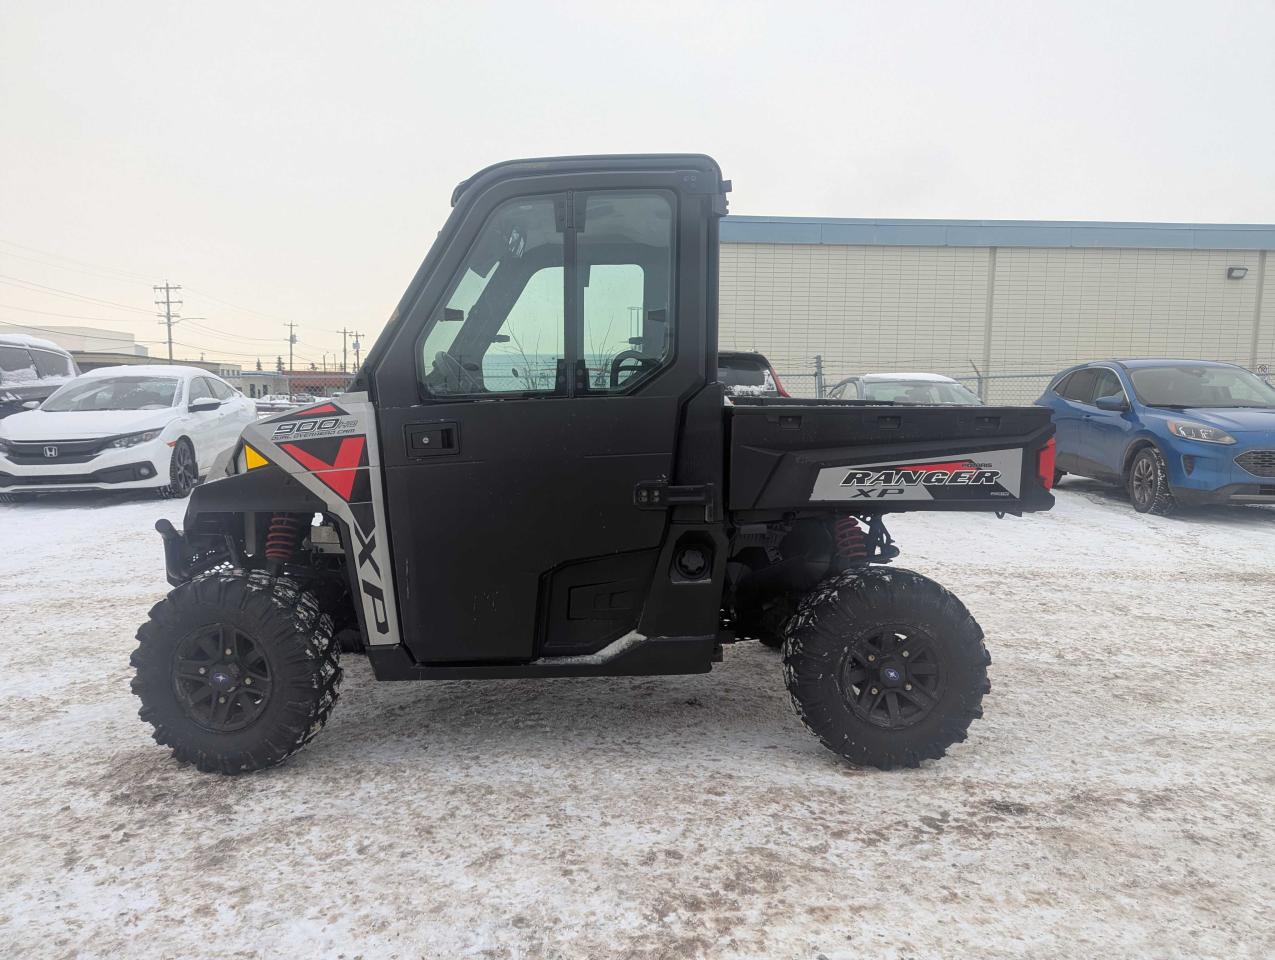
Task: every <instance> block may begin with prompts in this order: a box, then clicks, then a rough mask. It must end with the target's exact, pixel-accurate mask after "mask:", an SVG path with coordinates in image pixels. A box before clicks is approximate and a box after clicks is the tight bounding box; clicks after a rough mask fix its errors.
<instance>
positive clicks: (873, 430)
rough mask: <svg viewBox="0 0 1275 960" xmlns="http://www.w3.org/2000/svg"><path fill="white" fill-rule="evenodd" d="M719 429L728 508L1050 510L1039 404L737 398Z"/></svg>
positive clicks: (1046, 420)
mask: <svg viewBox="0 0 1275 960" xmlns="http://www.w3.org/2000/svg"><path fill="white" fill-rule="evenodd" d="M726 430H727V436H728V457H729V462H728V469H729V473H728V483H727V486H728V494H727V506H728V508H729V509H730V510H731V511H733V512H745V513H747V512H748V511H761V512H763V513H766V514H773V513H774V512H775V511H782V510H804V511H808V510H810V509H812V508H815V509H817V508H819V507H821V506H826V507H827V508H829V509H834V510H839V511H846V510H847V507H850V508H852V509H851V510H849V512H853V513H884V512H891V511H899V510H988V511H997V512H1004V513H1013V514H1019V513H1028V512H1032V511H1036V510H1048V509H1049V508H1050V507H1051V506H1052V505H1053V502H1054V498H1053V496H1052V495H1051V494H1050V492H1049V489H1048V488H1049V486H1050V485H1051V484H1052V479H1053V445H1052V443H1051V439H1052V437H1053V434H1054V426H1053V423H1052V421H1051V419H1050V415H1049V411H1048V410H1046V409H1044V408H1042V407H973V406H971V407H955V406H941V407H940V406H924V407H923V406H904V405H888V404H868V403H862V402H854V401H835V400H824V401H819V400H798V399H783V398H764V399H763V398H740V399H738V400H737V402H735V403H734V404H732V405H729V406H727V407H726ZM1046 468H1047V469H1046Z"/></svg>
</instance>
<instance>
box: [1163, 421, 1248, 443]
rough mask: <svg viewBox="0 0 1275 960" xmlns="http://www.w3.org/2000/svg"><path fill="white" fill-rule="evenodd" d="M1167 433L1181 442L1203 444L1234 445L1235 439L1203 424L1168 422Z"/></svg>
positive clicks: (1224, 432) (1222, 431)
mask: <svg viewBox="0 0 1275 960" xmlns="http://www.w3.org/2000/svg"><path fill="white" fill-rule="evenodd" d="M1169 432H1170V433H1171V434H1173V435H1174V436H1175V437H1181V438H1182V439H1183V440H1200V441H1202V442H1204V443H1234V442H1235V438H1234V437H1233V436H1231V435H1230V434H1229V433H1227V432H1226V431H1225V430H1219V429H1218V428H1217V427H1210V426H1206V425H1205V424H1203V423H1183V422H1182V421H1181V420H1170V421H1169Z"/></svg>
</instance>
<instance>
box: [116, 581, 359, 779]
mask: <svg viewBox="0 0 1275 960" xmlns="http://www.w3.org/2000/svg"><path fill="white" fill-rule="evenodd" d="M137 640H138V647H137V649H136V650H135V651H134V652H133V656H132V660H131V662H132V665H133V667H134V668H135V669H136V675H135V676H134V678H133V685H132V686H133V693H134V694H136V695H137V697H138V698H139V699H140V700H141V701H142V707H141V709H140V710H139V711H138V715H139V716H140V717H141V718H142V719H143V720H145V721H146V722H147V723H149V724H150V725H151V726H152V727H154V737H155V741H156V742H157V743H160V744H163V745H165V746H168V747H171V748H172V751H173V756H174V757H176V758H177V759H178V760H179V761H181V762H183V763H193V764H195V766H197V767H198V768H199V769H200V770H203V771H204V772H206V773H228V774H235V773H246V772H249V771H252V770H260V769H263V768H265V767H272V766H275V765H276V764H280V763H282V762H283V761H284V760H286V759H288V757H290V756H292V755H293V754H294V753H296V752H297V751H298V750H300V749H301V748H302V747H303V746H305V745H306V744H307V743H309V742H310V740H311V739H313V738H314V736H315V735H316V734H317V733H318V732H319V730H321V729H322V728H323V725H324V724H325V723H326V722H327V720H328V716H329V715H330V714H331V713H332V708H333V707H334V706H335V705H336V701H337V696H338V690H339V688H340V685H341V665H340V662H339V657H340V649H339V646H338V644H337V642H336V640H335V639H334V637H333V633H332V619H331V618H330V617H329V616H328V615H327V614H325V613H322V612H321V611H320V609H319V604H318V602H317V601H316V600H315V598H314V596H313V595H312V594H310V593H308V592H305V591H303V590H301V589H300V588H299V587H298V586H297V584H296V583H295V582H293V581H291V580H287V579H284V578H281V577H271V576H269V575H268V574H265V573H263V572H259V571H258V572H253V573H249V574H245V573H243V572H241V571H224V570H212V571H209V572H208V573H205V574H202V575H201V576H199V577H197V578H195V579H194V580H191V581H190V582H189V583H185V584H182V585H181V586H180V587H178V588H177V589H176V590H174V591H172V593H170V594H169V595H168V597H167V598H166V599H164V600H161V601H160V602H159V603H157V604H156V605H155V606H154V607H152V608H151V612H150V619H149V620H148V621H147V622H146V623H144V624H142V626H141V628H140V629H139V630H138V631H137ZM227 651H229V652H227Z"/></svg>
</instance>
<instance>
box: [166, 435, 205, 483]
mask: <svg viewBox="0 0 1275 960" xmlns="http://www.w3.org/2000/svg"><path fill="white" fill-rule="evenodd" d="M198 479H199V474H198V472H197V471H196V470H195V455H194V454H193V453H192V452H191V450H190V447H189V445H187V444H185V443H181V442H179V443H178V444H177V446H176V447H174V448H173V470H172V482H173V489H174V490H176V491H178V492H179V493H185V492H186V491H187V490H190V489H191V488H192V487H194V486H195V481H196V480H198Z"/></svg>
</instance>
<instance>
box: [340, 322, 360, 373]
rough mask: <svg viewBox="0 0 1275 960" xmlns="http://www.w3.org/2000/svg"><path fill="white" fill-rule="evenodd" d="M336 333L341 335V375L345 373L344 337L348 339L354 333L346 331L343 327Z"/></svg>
mask: <svg viewBox="0 0 1275 960" xmlns="http://www.w3.org/2000/svg"><path fill="white" fill-rule="evenodd" d="M337 332H338V333H340V334H341V372H342V373H345V372H346V369H345V340H346V337H348V336H349V335H350V334H351V333H354V331H353V330H346V329H345V328H344V327H342V328H341V329H340V330H338V331H337ZM354 335H355V336H358V334H354ZM356 349H357V348H356Z"/></svg>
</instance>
